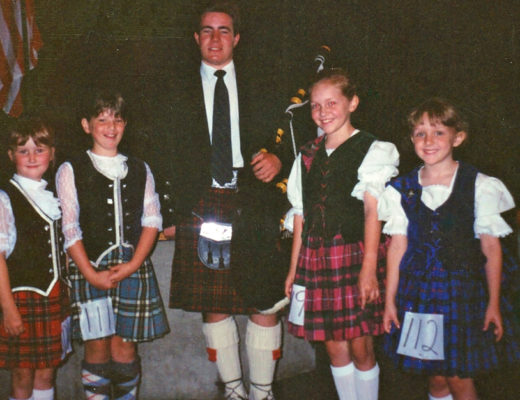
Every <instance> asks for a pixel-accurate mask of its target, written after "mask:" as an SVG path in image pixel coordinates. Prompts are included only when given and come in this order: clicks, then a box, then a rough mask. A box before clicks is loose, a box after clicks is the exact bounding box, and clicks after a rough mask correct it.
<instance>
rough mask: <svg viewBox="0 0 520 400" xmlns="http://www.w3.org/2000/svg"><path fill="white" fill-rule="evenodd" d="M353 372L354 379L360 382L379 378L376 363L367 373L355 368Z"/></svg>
mask: <svg viewBox="0 0 520 400" xmlns="http://www.w3.org/2000/svg"><path fill="white" fill-rule="evenodd" d="M354 372H355V374H356V378H357V379H360V380H362V381H370V380H372V379H374V378H377V377H378V376H379V365H378V364H377V363H376V365H374V368H372V369H369V370H368V371H360V370H359V369H357V368H354Z"/></svg>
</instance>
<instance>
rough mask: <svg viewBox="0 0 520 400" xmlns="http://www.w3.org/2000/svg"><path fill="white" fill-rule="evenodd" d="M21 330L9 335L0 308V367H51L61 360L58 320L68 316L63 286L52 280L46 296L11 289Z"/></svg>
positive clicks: (61, 320) (60, 320) (60, 321)
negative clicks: (18, 314) (20, 320)
mask: <svg viewBox="0 0 520 400" xmlns="http://www.w3.org/2000/svg"><path fill="white" fill-rule="evenodd" d="M13 297H14V300H15V304H16V307H17V308H18V311H19V312H20V315H21V317H22V321H23V326H24V332H23V333H22V334H20V335H19V336H9V335H8V334H7V332H6V331H5V328H4V325H3V323H1V321H3V315H2V313H1V309H0V368H8V369H12V368H30V369H42V368H55V367H57V366H58V365H59V364H60V363H61V361H62V342H61V323H62V322H63V321H64V320H65V319H66V318H67V316H68V315H69V303H68V296H67V293H66V290H65V285H63V284H62V283H61V282H60V281H58V282H56V284H55V285H54V287H53V288H52V290H51V292H50V293H49V296H42V295H40V294H38V293H36V292H32V291H25V290H24V291H19V292H14V293H13Z"/></svg>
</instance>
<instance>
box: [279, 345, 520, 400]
mask: <svg viewBox="0 0 520 400" xmlns="http://www.w3.org/2000/svg"><path fill="white" fill-rule="evenodd" d="M379 347H380V346H376V348H379ZM378 353H379V352H378ZM317 360H318V366H317V369H316V371H314V372H310V373H305V374H301V375H298V376H296V377H293V378H290V379H285V380H283V381H280V382H277V383H276V384H275V387H274V393H275V396H276V399H277V400H336V399H337V395H336V391H335V389H334V383H333V381H332V377H331V376H330V373H329V368H328V365H327V364H328V363H327V360H326V356H324V355H323V354H322V352H321V351H320V350H319V349H318V351H317ZM378 362H379V366H380V368H381V376H380V387H379V400H426V399H427V398H428V394H427V383H426V378H423V377H420V376H414V375H407V374H404V373H402V372H400V371H398V370H396V369H395V368H394V367H393V366H392V364H390V362H389V360H388V359H387V358H386V357H385V356H384V355H383V354H378ZM475 382H476V385H477V390H478V393H479V396H480V400H519V399H520V364H516V365H513V366H509V367H507V368H503V369H502V370H500V371H497V372H495V373H492V374H490V375H487V376H483V377H481V378H479V379H476V380H475Z"/></svg>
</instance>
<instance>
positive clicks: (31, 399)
mask: <svg viewBox="0 0 520 400" xmlns="http://www.w3.org/2000/svg"><path fill="white" fill-rule="evenodd" d="M9 400H18V399H15V398H14V397H9ZM27 400H34V397H33V396H31V397H29V398H28V399H27Z"/></svg>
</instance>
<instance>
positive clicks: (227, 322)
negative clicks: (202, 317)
mask: <svg viewBox="0 0 520 400" xmlns="http://www.w3.org/2000/svg"><path fill="white" fill-rule="evenodd" d="M202 332H203V333H204V337H205V338H206V345H207V346H208V347H209V348H212V349H223V348H225V347H229V346H234V345H236V344H238V342H239V338H238V329H237V324H236V322H235V319H234V318H233V317H227V318H226V319H223V320H222V321H218V322H212V323H203V324H202Z"/></svg>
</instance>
